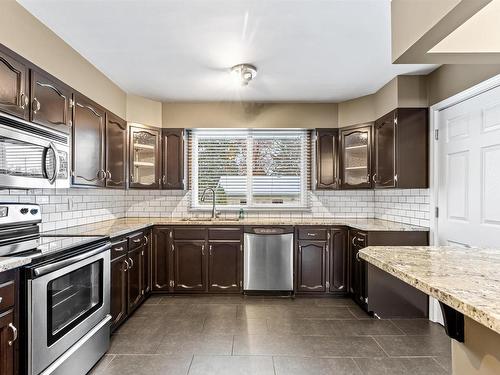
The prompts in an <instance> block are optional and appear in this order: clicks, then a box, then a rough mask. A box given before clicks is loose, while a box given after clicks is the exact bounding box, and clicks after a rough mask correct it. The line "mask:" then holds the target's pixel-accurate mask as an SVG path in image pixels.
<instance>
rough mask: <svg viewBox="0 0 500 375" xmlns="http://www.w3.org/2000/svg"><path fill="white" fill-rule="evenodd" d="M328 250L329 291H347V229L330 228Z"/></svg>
mask: <svg viewBox="0 0 500 375" xmlns="http://www.w3.org/2000/svg"><path fill="white" fill-rule="evenodd" d="M331 233H332V234H331V238H332V245H331V250H330V259H329V262H330V277H329V279H330V292H331V293H346V292H347V229H337V228H335V229H332V231H331Z"/></svg>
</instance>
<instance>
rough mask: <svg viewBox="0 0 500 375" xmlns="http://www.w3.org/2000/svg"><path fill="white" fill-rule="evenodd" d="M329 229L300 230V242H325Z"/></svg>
mask: <svg viewBox="0 0 500 375" xmlns="http://www.w3.org/2000/svg"><path fill="white" fill-rule="evenodd" d="M327 232H328V230H327V229H318V228H299V229H298V235H299V240H317V241H325V240H326V239H327Z"/></svg>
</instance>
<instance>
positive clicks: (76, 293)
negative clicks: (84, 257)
mask: <svg viewBox="0 0 500 375" xmlns="http://www.w3.org/2000/svg"><path fill="white" fill-rule="evenodd" d="M47 297H48V301H47V302H48V303H47V309H48V311H47V317H48V325H47V329H48V332H47V333H48V334H47V341H48V345H52V344H53V343H54V342H56V341H57V340H58V339H59V338H60V337H62V336H64V334H66V333H67V332H68V331H70V330H71V329H73V328H74V327H75V326H77V325H78V324H79V323H80V322H82V321H83V320H84V319H85V318H86V317H88V316H89V315H91V314H92V313H93V312H94V311H95V310H97V309H99V308H100V307H101V306H102V303H103V300H102V299H103V260H102V259H101V260H98V261H96V262H94V263H91V264H88V265H85V266H83V267H81V268H78V269H77V270H75V271H73V272H70V273H67V274H65V275H63V276H61V277H58V278H57V279H54V280H52V281H50V282H49V283H48V284H47Z"/></svg>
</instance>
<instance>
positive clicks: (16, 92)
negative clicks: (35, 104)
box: [0, 51, 30, 120]
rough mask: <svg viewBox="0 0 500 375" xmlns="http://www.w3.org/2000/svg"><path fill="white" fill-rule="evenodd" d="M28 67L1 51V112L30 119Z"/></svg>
mask: <svg viewBox="0 0 500 375" xmlns="http://www.w3.org/2000/svg"><path fill="white" fill-rule="evenodd" d="M29 101H30V100H29V92H28V67H27V66H26V65H25V64H24V63H22V62H20V61H18V60H16V59H14V58H13V57H11V56H10V55H8V54H6V53H4V52H3V51H0V111H2V112H6V113H8V114H11V115H14V116H18V117H21V118H23V119H26V120H28V119H29V115H28V114H29V112H28V111H29V104H30V103H29Z"/></svg>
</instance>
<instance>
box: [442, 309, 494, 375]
mask: <svg viewBox="0 0 500 375" xmlns="http://www.w3.org/2000/svg"><path fill="white" fill-rule="evenodd" d="M451 342H452V346H451V356H452V367H453V374H454V375H498V374H500V334H498V333H496V332H494V331H492V330H491V329H489V328H486V327H485V326H483V325H482V324H479V323H477V322H476V321H474V320H472V319H470V318H468V317H465V339H464V342H463V343H459V342H458V341H455V340H452V341H451Z"/></svg>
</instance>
